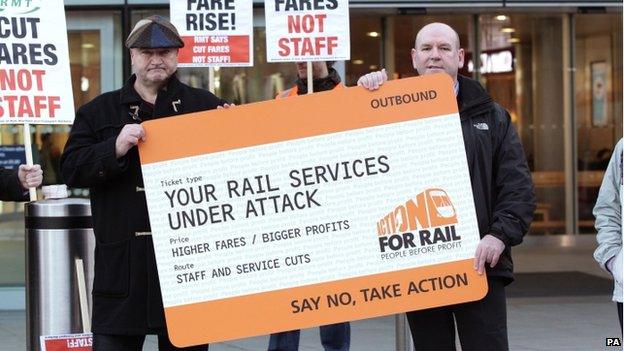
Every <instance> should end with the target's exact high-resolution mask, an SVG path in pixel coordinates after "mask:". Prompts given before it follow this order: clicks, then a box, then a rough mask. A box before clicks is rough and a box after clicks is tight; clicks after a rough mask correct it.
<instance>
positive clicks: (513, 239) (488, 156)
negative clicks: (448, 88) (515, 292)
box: [457, 76, 535, 283]
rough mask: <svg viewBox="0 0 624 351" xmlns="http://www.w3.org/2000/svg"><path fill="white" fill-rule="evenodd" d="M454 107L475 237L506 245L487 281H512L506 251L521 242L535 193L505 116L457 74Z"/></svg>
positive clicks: (472, 83)
mask: <svg viewBox="0 0 624 351" xmlns="http://www.w3.org/2000/svg"><path fill="white" fill-rule="evenodd" d="M458 81H459V92H458V95H457V104H458V106H459V116H460V119H461V126H462V133H463V135H464V144H465V147H466V157H467V159H468V169H469V170H470V180H471V183H472V192H473V195H474V202H475V209H476V212H477V221H478V224H479V234H480V235H481V237H484V236H485V235H487V234H492V235H493V236H495V237H497V238H498V239H500V240H502V241H503V242H504V243H505V251H504V252H503V253H502V254H501V257H500V259H499V262H498V264H497V265H496V266H495V267H494V268H490V266H489V263H486V267H487V274H488V276H490V277H502V278H504V279H505V280H506V282H507V283H510V282H511V281H513V261H512V259H511V247H512V246H515V245H518V244H520V243H521V242H522V238H523V237H524V235H525V234H526V232H527V231H528V230H529V225H530V224H531V220H532V219H533V212H534V211H535V194H534V191H533V181H532V179H531V172H530V171H529V168H528V166H527V162H526V157H525V155H524V150H523V149H522V145H521V143H520V138H519V137H518V133H517V132H516V130H515V128H514V127H513V125H512V123H511V118H510V117H509V113H508V112H507V111H506V110H505V109H503V108H502V107H501V106H500V105H498V104H497V103H495V102H494V101H493V100H492V98H491V97H490V96H489V95H488V94H487V93H486V92H485V90H484V89H483V88H482V87H481V85H480V84H479V83H478V82H476V81H474V80H472V79H469V78H466V77H463V76H458Z"/></svg>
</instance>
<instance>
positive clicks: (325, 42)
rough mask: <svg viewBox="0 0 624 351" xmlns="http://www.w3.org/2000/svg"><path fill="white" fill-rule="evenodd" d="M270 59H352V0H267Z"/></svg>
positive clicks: (268, 53)
mask: <svg viewBox="0 0 624 351" xmlns="http://www.w3.org/2000/svg"><path fill="white" fill-rule="evenodd" d="M264 13H265V16H266V46H267V61H268V62H283V61H343V60H349V59H350V58H351V44H350V38H349V1H348V0H318V1H287V0H266V1H265V2H264Z"/></svg>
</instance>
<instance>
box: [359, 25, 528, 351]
mask: <svg viewBox="0 0 624 351" xmlns="http://www.w3.org/2000/svg"><path fill="white" fill-rule="evenodd" d="M411 54H412V63H413V65H414V68H415V69H416V70H417V71H418V74H421V75H422V74H431V73H438V72H445V73H447V74H448V75H450V76H451V78H453V82H454V86H453V88H454V90H455V93H456V95H457V104H458V106H459V115H460V119H461V126H462V133H463V136H464V144H465V148H466V157H467V160H468V167H469V170H470V178H471V181H472V192H473V196H474V201H475V209H476V213H477V221H478V225H479V233H480V235H481V241H480V242H479V244H478V246H477V250H476V252H475V270H477V271H478V272H479V273H480V274H483V273H484V271H485V272H486V273H487V277H488V288H489V290H488V293H487V295H486V296H485V297H484V298H483V299H481V300H479V301H475V302H470V303H464V304H458V305H452V306H445V307H440V308H433V309H428V310H421V311H413V312H408V313H407V318H408V321H409V324H410V330H411V332H412V338H413V342H414V348H415V350H416V351H422V350H427V351H428V350H431V351H447V350H455V322H456V323H457V329H458V330H457V332H458V334H459V339H460V342H461V346H462V350H463V351H488V350H492V351H503V350H508V349H509V346H508V342H507V313H506V300H505V286H506V285H507V284H509V283H511V281H513V263H512V260H511V247H512V246H514V245H518V244H520V243H521V242H522V238H523V236H524V234H525V233H526V232H527V230H528V229H529V224H530V222H531V220H532V218H533V211H534V210H535V195H534V192H533V183H532V180H531V173H530V171H529V169H528V167H527V163H526V158H525V156H524V151H523V149H522V145H521V144H520V139H519V137H518V134H517V133H516V130H515V129H514V127H513V125H512V123H511V118H510V117H509V113H508V112H507V111H506V110H505V109H503V108H502V107H501V106H500V105H498V104H497V103H495V102H494V101H492V99H491V98H490V97H489V96H488V94H487V93H486V92H485V90H484V89H483V88H482V87H481V85H480V84H479V83H478V82H476V81H474V80H472V79H469V78H466V77H463V76H460V75H458V74H457V73H458V70H459V68H461V67H462V66H463V64H464V50H463V49H461V47H460V43H459V36H458V35H457V33H456V32H455V31H454V30H453V29H452V28H451V27H449V26H448V25H446V24H443V23H432V24H429V25H426V26H424V27H423V28H422V29H421V30H420V31H419V32H418V34H417V36H416V40H415V45H414V48H413V49H412V53H411ZM387 80H388V77H387V76H386V73H385V70H382V71H379V72H373V73H369V74H367V75H364V76H362V77H360V79H359V80H358V85H362V86H364V87H365V88H367V89H370V90H374V89H377V88H379V86H380V85H381V84H383V83H384V82H386V81H387ZM454 320H455V322H454Z"/></svg>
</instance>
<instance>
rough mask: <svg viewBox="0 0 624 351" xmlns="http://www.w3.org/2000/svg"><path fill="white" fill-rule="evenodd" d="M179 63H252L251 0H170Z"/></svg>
mask: <svg viewBox="0 0 624 351" xmlns="http://www.w3.org/2000/svg"><path fill="white" fill-rule="evenodd" d="M169 9H170V11H171V23H173V25H175V26H176V28H177V29H178V32H179V33H180V36H181V37H182V40H183V41H184V47H183V48H182V49H180V54H179V56H178V66H180V67H228V66H229V67H236V66H253V2H252V0H216V1H215V0H211V1H208V0H171V1H170V2H169Z"/></svg>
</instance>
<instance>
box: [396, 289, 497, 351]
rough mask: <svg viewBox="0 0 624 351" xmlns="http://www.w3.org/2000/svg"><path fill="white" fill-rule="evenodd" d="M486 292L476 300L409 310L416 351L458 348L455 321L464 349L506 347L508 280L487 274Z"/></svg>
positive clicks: (485, 350)
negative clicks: (506, 292) (504, 280)
mask: <svg viewBox="0 0 624 351" xmlns="http://www.w3.org/2000/svg"><path fill="white" fill-rule="evenodd" d="M488 286H489V291H488V293H487V295H486V296H485V297H484V298H483V299H481V300H479V301H475V302H468V303H463V304H458V305H452V306H444V307H438V308H431V309H427V310H420V311H413V312H408V313H407V320H408V322H409V326H410V330H411V332H412V340H413V342H414V350H415V351H455V322H454V321H453V317H455V321H456V323H457V333H458V334H459V340H460V342H461V347H462V351H507V350H509V345H508V341H507V306H506V299H505V284H504V282H503V281H502V280H500V279H496V278H488Z"/></svg>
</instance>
